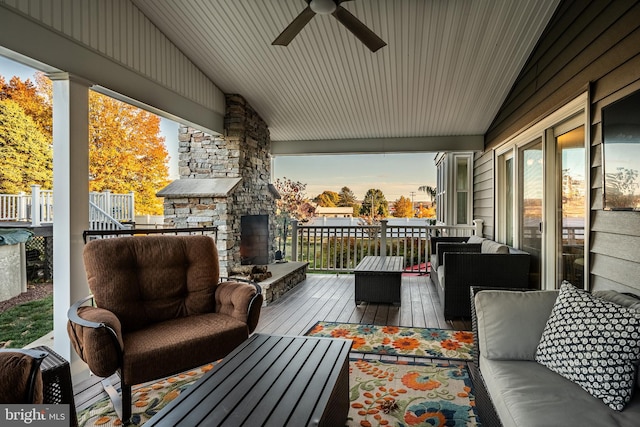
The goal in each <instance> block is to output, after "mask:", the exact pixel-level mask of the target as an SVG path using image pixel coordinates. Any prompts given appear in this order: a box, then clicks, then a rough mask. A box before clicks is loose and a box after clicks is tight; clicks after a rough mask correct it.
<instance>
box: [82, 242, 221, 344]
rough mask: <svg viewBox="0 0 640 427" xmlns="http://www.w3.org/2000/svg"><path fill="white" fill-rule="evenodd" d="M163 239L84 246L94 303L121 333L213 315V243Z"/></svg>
mask: <svg viewBox="0 0 640 427" xmlns="http://www.w3.org/2000/svg"><path fill="white" fill-rule="evenodd" d="M167 237H168V236H144V237H120V238H117V239H102V240H94V241H91V242H89V243H87V245H86V246H85V249H84V263H85V269H86V272H87V279H88V282H89V288H90V289H91V292H92V293H93V296H94V298H95V302H96V305H97V306H98V307H102V308H105V309H107V310H109V311H111V312H113V313H114V314H115V315H116V316H117V317H118V319H120V322H121V324H122V330H123V331H124V332H125V333H126V332H128V331H134V330H138V329H142V328H145V327H146V326H148V325H150V324H153V323H157V322H162V321H165V320H169V319H173V318H177V317H183V316H188V315H194V314H202V313H210V312H213V311H215V305H216V304H215V296H214V293H215V288H216V285H217V282H218V277H219V269H218V253H217V250H216V247H215V243H214V241H213V239H212V238H211V237H209V236H170V237H171V238H167ZM176 241H180V244H176Z"/></svg>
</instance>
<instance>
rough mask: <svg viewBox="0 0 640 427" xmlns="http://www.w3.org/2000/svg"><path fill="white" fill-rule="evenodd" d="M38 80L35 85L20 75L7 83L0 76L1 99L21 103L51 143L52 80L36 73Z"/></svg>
mask: <svg viewBox="0 0 640 427" xmlns="http://www.w3.org/2000/svg"><path fill="white" fill-rule="evenodd" d="M36 82H37V85H34V84H33V82H31V80H30V79H27V80H25V81H24V82H23V81H22V80H21V79H20V78H19V77H17V76H13V77H12V78H11V80H9V83H6V81H5V80H4V78H3V77H2V76H0V99H11V100H12V101H15V102H16V103H17V104H18V105H20V107H21V108H22V110H24V112H25V114H26V115H28V116H29V117H31V119H32V120H33V121H34V123H35V124H36V125H37V126H38V127H39V128H40V132H41V133H42V134H43V135H45V136H46V137H47V140H48V142H49V143H51V141H52V135H53V116H52V113H51V81H50V80H49V79H48V78H47V77H46V76H45V75H44V74H43V73H36Z"/></svg>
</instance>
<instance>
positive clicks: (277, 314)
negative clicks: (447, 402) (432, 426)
mask: <svg viewBox="0 0 640 427" xmlns="http://www.w3.org/2000/svg"><path fill="white" fill-rule="evenodd" d="M401 295H402V304H401V305H399V306H395V305H390V304H374V303H359V304H356V303H355V301H354V296H355V278H354V275H353V274H337V275H336V274H308V275H307V279H306V280H305V281H304V282H302V283H300V284H299V285H298V286H296V287H295V288H293V289H291V290H290V291H289V292H287V293H286V294H285V295H284V296H282V297H281V298H279V299H278V300H277V301H275V302H274V303H272V304H269V305H268V306H266V307H262V312H261V314H260V321H259V322H258V327H257V328H256V331H255V332H256V333H262V334H276V335H304V334H305V333H306V332H307V331H308V330H309V329H310V328H311V327H312V326H313V325H314V324H315V323H316V322H318V321H320V320H323V321H327V322H343V323H363V324H376V325H389V326H407V327H419V328H425V327H426V328H441V329H458V330H470V329H471V322H470V321H468V320H453V321H446V320H445V319H444V315H443V313H442V307H441V306H440V301H439V299H438V293H437V292H436V290H435V289H434V288H433V284H432V283H431V281H430V280H429V276H428V275H417V274H407V275H403V276H402V286H401ZM352 356H353V357H357V358H361V357H363V355H361V354H355V353H354V354H352ZM367 357H369V358H371V356H369V355H368V356H367ZM379 358H381V359H391V360H409V361H410V360H414V359H413V358H407V357H396V356H384V357H379ZM441 362H442V361H439V363H441ZM111 382H112V384H113V385H114V386H115V387H116V388H118V387H119V379H118V376H117V375H113V376H112V377H111ZM74 393H75V402H76V406H77V408H78V410H80V409H83V408H86V407H87V406H89V405H90V404H91V403H93V402H95V401H96V400H98V399H101V398H103V397H106V396H107V395H106V393H105V392H104V391H103V390H102V385H101V384H100V378H98V377H92V378H90V379H88V380H86V381H84V382H82V383H80V384H74Z"/></svg>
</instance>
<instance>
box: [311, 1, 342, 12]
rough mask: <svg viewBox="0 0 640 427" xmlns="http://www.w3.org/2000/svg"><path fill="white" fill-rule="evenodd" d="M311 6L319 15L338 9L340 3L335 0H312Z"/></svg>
mask: <svg viewBox="0 0 640 427" xmlns="http://www.w3.org/2000/svg"><path fill="white" fill-rule="evenodd" d="M309 7H310V8H311V10H313V11H314V12H315V13H316V14H317V15H329V14H331V13H333V12H334V11H335V10H336V8H337V7H338V5H337V4H336V3H335V2H334V1H333V0H311V2H310V3H309Z"/></svg>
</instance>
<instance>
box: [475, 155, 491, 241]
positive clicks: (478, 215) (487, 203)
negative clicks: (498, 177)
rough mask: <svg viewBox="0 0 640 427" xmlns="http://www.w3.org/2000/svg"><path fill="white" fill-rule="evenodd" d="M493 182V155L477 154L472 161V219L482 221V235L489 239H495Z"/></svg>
mask: <svg viewBox="0 0 640 427" xmlns="http://www.w3.org/2000/svg"><path fill="white" fill-rule="evenodd" d="M493 182H494V177H493V153H492V152H491V151H486V152H484V153H477V154H476V155H475V157H474V159H473V183H474V184H473V218H474V219H481V220H483V221H484V224H483V228H482V234H483V235H484V236H485V237H487V238H489V239H493V238H494V237H495V232H494V226H493V224H494V214H493V205H494V193H495V192H494V189H493Z"/></svg>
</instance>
